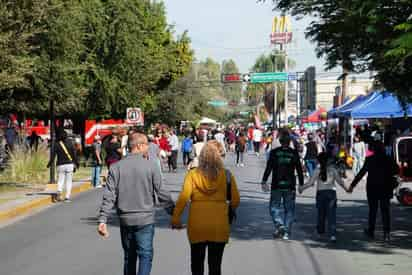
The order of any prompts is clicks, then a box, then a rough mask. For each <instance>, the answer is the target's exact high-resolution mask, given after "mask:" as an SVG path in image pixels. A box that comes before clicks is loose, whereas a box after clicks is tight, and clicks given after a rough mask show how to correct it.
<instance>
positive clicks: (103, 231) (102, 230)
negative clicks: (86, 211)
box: [97, 223, 109, 239]
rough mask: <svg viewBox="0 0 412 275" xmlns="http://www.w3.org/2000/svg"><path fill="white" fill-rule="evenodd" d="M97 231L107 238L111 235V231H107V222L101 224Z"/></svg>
mask: <svg viewBox="0 0 412 275" xmlns="http://www.w3.org/2000/svg"><path fill="white" fill-rule="evenodd" d="M97 232H99V235H100V236H102V237H103V238H105V239H107V238H108V237H109V231H107V225H106V224H105V223H100V224H99V227H98V228H97Z"/></svg>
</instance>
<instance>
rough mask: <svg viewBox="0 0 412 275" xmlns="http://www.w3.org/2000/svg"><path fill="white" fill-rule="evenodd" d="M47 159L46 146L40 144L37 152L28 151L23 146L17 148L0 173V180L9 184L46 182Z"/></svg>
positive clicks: (47, 171)
mask: <svg viewBox="0 0 412 275" xmlns="http://www.w3.org/2000/svg"><path fill="white" fill-rule="evenodd" d="M48 160H49V156H48V151H47V148H45V147H42V146H40V147H39V150H38V151H37V152H32V153H28V152H27V151H26V150H24V149H23V148H17V149H16V150H15V151H14V152H13V154H11V158H10V164H9V166H8V167H7V168H6V169H5V170H4V171H3V172H2V173H1V174H0V182H2V183H10V184H16V183H21V184H27V183H29V184H32V185H35V184H47V183H48V173H49V169H47V167H46V166H47V163H48Z"/></svg>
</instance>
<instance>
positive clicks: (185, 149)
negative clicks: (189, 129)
mask: <svg viewBox="0 0 412 275" xmlns="http://www.w3.org/2000/svg"><path fill="white" fill-rule="evenodd" d="M192 151H193V140H192V138H191V137H190V136H189V134H188V133H186V134H185V138H184V139H183V141H182V155H183V166H184V167H187V166H188V165H189V163H190V161H191V153H192Z"/></svg>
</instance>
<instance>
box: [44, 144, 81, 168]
mask: <svg viewBox="0 0 412 275" xmlns="http://www.w3.org/2000/svg"><path fill="white" fill-rule="evenodd" d="M62 142H63V144H64V146H65V147H66V149H67V152H68V153H69V154H70V157H71V160H70V158H69V156H67V154H66V153H65V151H64V150H63V147H62V146H61V145H60V142H59V141H56V143H55V144H54V151H53V152H52V157H51V160H50V163H53V162H54V160H55V159H56V156H57V165H64V164H75V165H76V166H79V162H78V159H77V154H76V150H75V149H74V145H73V143H72V142H71V141H70V140H69V139H66V140H64V141H62Z"/></svg>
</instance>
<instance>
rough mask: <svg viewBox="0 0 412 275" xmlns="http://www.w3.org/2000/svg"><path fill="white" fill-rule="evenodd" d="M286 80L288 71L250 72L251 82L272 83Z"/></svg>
mask: <svg viewBox="0 0 412 275" xmlns="http://www.w3.org/2000/svg"><path fill="white" fill-rule="evenodd" d="M285 81H288V73H275V72H271V73H252V74H251V75H250V82H251V83H272V82H285Z"/></svg>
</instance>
